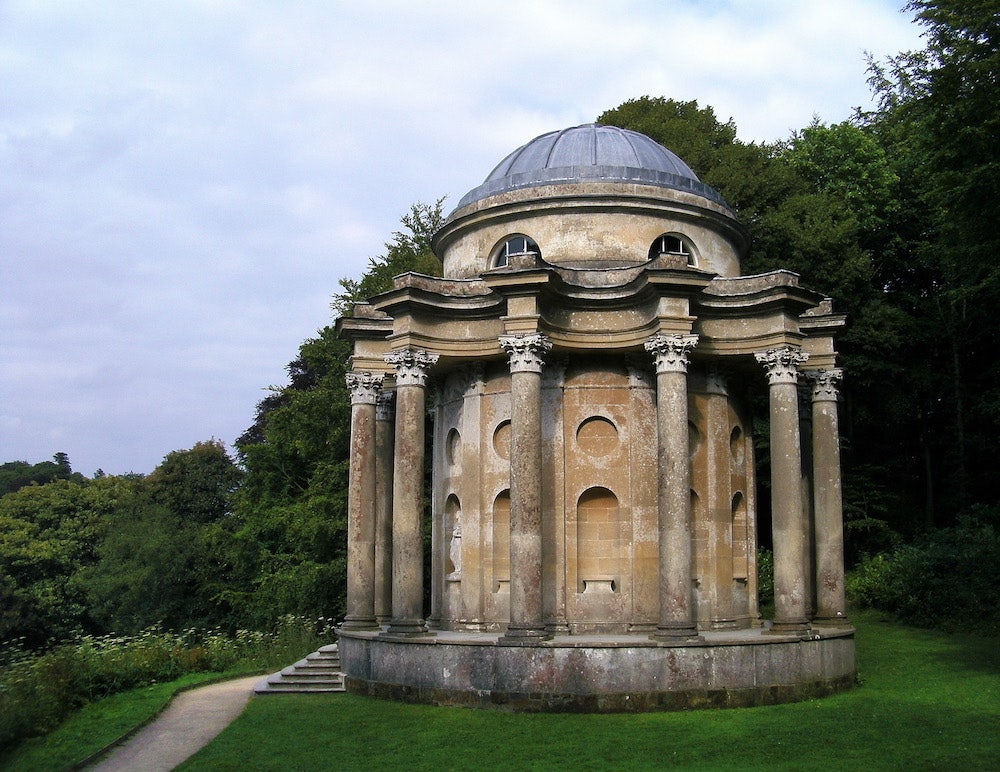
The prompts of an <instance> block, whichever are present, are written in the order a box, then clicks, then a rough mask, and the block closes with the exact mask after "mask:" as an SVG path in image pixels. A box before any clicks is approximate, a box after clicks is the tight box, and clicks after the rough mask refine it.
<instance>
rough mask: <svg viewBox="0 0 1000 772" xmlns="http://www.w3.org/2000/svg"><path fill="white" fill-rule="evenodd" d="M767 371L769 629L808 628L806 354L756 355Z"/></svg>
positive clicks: (794, 630)
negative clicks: (802, 404) (802, 395)
mask: <svg viewBox="0 0 1000 772" xmlns="http://www.w3.org/2000/svg"><path fill="white" fill-rule="evenodd" d="M755 356H756V358H757V361H758V362H760V363H761V364H762V365H763V366H764V369H765V370H766V372H767V381H768V384H769V387H768V392H769V402H770V421H771V533H772V540H773V542H774V544H773V546H774V624H773V626H772V627H771V632H773V633H792V634H796V633H805V632H807V631H808V630H809V597H808V594H807V592H808V581H807V576H806V574H807V570H808V568H807V567H808V565H809V554H808V549H809V545H808V542H807V541H806V533H807V529H806V527H805V525H806V524H805V522H804V520H805V514H804V512H803V507H802V449H801V444H800V439H799V395H798V386H797V385H796V384H797V383H798V375H799V371H798V366H799V365H801V364H802V363H803V362H805V361H806V359H807V358H808V355H807V354H805V353H803V352H802V351H800V350H798V349H794V348H790V347H788V346H785V347H783V348H778V349H768V350H767V351H762V352H758V353H757V354H755Z"/></svg>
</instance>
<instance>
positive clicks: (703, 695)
mask: <svg viewBox="0 0 1000 772" xmlns="http://www.w3.org/2000/svg"><path fill="white" fill-rule="evenodd" d="M499 640H500V636H499V635H497V634H486V633H457V632H447V631H443V632H440V633H439V634H438V635H437V636H435V637H434V638H403V637H401V638H399V639H395V640H393V639H389V638H386V637H378V636H377V634H375V633H372V632H364V631H347V630H342V631H341V633H340V641H339V645H340V657H341V666H342V670H343V672H344V675H345V684H346V687H347V690H348V691H350V692H354V693H356V694H364V695H370V696H378V697H388V698H393V699H403V700H407V701H411V702H421V703H429V704H435V705H463V706H468V707H478V708H497V709H508V710H527V711H539V712H546V711H572V712H633V711H635V712H638V711H650V710H682V709H690V708H709V707H749V706H754V705H771V704H776V703H781V702H794V701H797V700H803V699H808V698H812V697H818V696H824V695H828V694H831V693H834V692H838V691H843V690H846V689H849V688H851V687H852V686H853V685H854V683H855V677H856V674H855V664H854V629H853V628H852V627H843V628H824V629H822V630H821V631H813V633H812V634H810V635H809V636H794V635H787V636H782V635H765V634H763V633H762V631H761V630H759V629H753V630H740V631H718V632H705V633H704V634H703V636H702V639H700V640H691V641H678V642H662V641H653V640H650V639H649V638H648V637H646V636H642V635H623V636H614V635H573V636H555V637H554V638H552V639H551V640H548V641H541V642H539V643H538V644H536V645H534V646H504V645H500V644H498V641H499Z"/></svg>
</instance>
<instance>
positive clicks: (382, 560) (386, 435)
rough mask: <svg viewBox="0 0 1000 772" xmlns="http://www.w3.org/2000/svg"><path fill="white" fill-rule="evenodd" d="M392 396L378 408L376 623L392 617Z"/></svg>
mask: <svg viewBox="0 0 1000 772" xmlns="http://www.w3.org/2000/svg"><path fill="white" fill-rule="evenodd" d="M393 397H394V395H393V394H392V393H383V394H381V395H379V400H378V403H377V405H376V406H375V621H376V622H377V623H378V624H380V625H382V624H385V623H386V622H388V621H389V619H390V618H391V617H392V451H393V435H394V432H395V425H394V423H393V407H392V405H393Z"/></svg>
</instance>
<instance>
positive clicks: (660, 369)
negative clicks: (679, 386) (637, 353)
mask: <svg viewBox="0 0 1000 772" xmlns="http://www.w3.org/2000/svg"><path fill="white" fill-rule="evenodd" d="M697 345H698V336H697V335H654V336H653V337H652V338H650V339H649V340H647V341H646V343H645V348H646V351H648V352H649V353H650V354H652V355H653V358H654V359H655V360H656V372H657V373H686V372H687V369H688V354H689V353H690V351H691V349H693V348H694V347H695V346H697Z"/></svg>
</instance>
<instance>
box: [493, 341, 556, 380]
mask: <svg viewBox="0 0 1000 772" xmlns="http://www.w3.org/2000/svg"><path fill="white" fill-rule="evenodd" d="M500 348H502V349H503V350H504V351H506V352H507V355H508V356H509V357H510V371H511V372H512V373H540V372H542V365H543V364H544V361H545V355H546V354H547V353H549V351H551V350H552V341H550V340H549V339H548V338H546V337H545V336H544V335H542V334H540V333H532V334H530V335H501V336H500Z"/></svg>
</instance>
